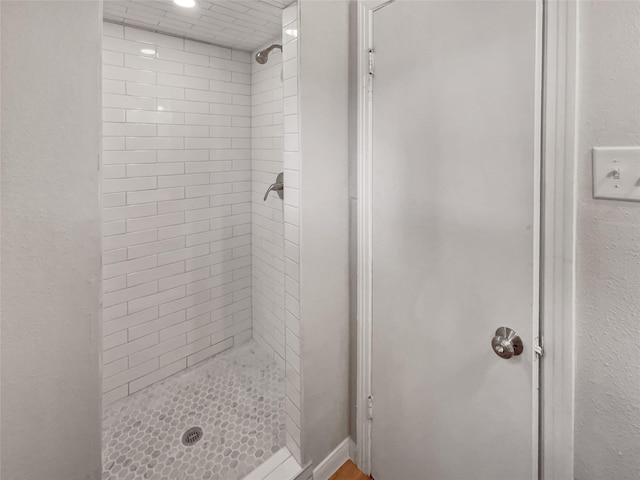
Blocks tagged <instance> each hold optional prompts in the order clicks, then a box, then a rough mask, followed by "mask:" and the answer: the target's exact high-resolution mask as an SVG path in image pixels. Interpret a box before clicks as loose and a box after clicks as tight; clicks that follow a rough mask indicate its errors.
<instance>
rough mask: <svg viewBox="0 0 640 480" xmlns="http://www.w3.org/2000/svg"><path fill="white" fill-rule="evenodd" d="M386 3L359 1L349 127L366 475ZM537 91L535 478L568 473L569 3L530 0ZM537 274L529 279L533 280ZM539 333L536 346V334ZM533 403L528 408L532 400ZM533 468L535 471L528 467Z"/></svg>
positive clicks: (571, 285)
mask: <svg viewBox="0 0 640 480" xmlns="http://www.w3.org/2000/svg"><path fill="white" fill-rule="evenodd" d="M394 1H395V0H358V4H357V10H358V17H357V27H358V30H357V51H358V78H357V81H358V99H357V100H358V107H357V111H358V113H357V118H358V131H357V137H358V138H357V185H358V190H357V192H358V202H357V229H358V233H357V263H358V265H357V342H358V351H357V395H356V399H357V414H356V417H357V418H356V425H357V448H356V449H355V452H354V453H355V455H354V456H355V457H356V458H355V460H356V463H357V464H358V467H359V468H360V469H361V470H362V471H363V472H365V473H367V474H368V473H370V472H371V420H370V419H369V413H368V399H369V397H370V395H371V383H372V306H373V298H372V260H373V259H372V215H373V211H372V183H373V178H372V168H371V155H372V80H371V76H370V70H371V68H372V65H371V56H370V54H369V52H370V51H371V49H372V48H373V14H374V12H375V11H376V10H379V9H380V8H383V7H385V6H386V5H388V4H390V3H392V2H394ZM537 1H538V3H539V5H540V6H539V22H540V25H541V28H540V29H539V32H538V33H539V35H540V38H539V39H538V44H539V47H540V48H538V50H539V52H538V53H537V56H538V59H537V61H536V64H537V66H536V71H537V73H536V78H538V79H540V80H539V82H538V83H540V85H539V87H540V88H539V89H538V90H539V91H540V98H539V101H540V107H541V108H539V109H538V110H539V112H540V115H539V117H540V118H539V122H538V119H536V123H537V124H539V126H540V132H539V137H540V138H541V142H540V147H539V158H540V161H539V167H538V172H537V173H539V175H538V178H537V179H536V180H534V181H537V183H538V185H539V187H540V188H536V191H537V192H539V196H538V197H537V198H535V199H534V203H535V208H536V212H535V214H536V216H537V217H538V218H539V222H538V223H539V228H538V233H539V235H536V236H535V238H534V240H535V243H536V249H535V251H534V252H533V255H534V258H535V260H536V263H538V265H539V269H536V272H535V274H536V276H537V277H538V278H537V281H536V284H537V285H536V286H537V287H538V288H537V289H536V292H534V295H537V296H538V298H539V301H540V303H539V311H538V312H537V314H536V317H537V321H535V322H534V323H535V325H534V327H535V328H534V330H533V331H534V332H535V331H539V332H540V333H539V335H540V344H541V345H542V346H543V349H544V350H543V357H542V360H541V361H540V362H539V382H537V381H536V383H537V384H538V385H539V389H537V391H536V388H534V389H533V391H534V395H535V398H534V405H538V409H537V410H538V411H535V412H532V417H533V418H532V421H533V422H534V423H537V428H536V427H534V431H535V434H536V436H537V438H535V439H534V442H533V445H534V451H532V456H533V464H534V465H536V464H537V465H538V468H537V469H535V468H534V478H538V479H542V478H548V479H571V478H573V422H574V420H573V419H574V404H573V398H574V323H575V320H574V298H575V229H576V226H575V224H576V215H575V206H576V202H575V171H576V168H575V162H576V158H575V138H576V134H575V118H576V92H577V89H576V71H577V28H576V26H577V15H578V2H572V1H567V0H537ZM534 280H536V279H534ZM542 340H544V343H543V341H542ZM534 408H535V407H534ZM535 470H537V471H535Z"/></svg>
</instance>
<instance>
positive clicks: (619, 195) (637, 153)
mask: <svg viewBox="0 0 640 480" xmlns="http://www.w3.org/2000/svg"><path fill="white" fill-rule="evenodd" d="M593 196H594V198H609V199H615V200H631V201H634V202H640V147H595V148H594V149H593Z"/></svg>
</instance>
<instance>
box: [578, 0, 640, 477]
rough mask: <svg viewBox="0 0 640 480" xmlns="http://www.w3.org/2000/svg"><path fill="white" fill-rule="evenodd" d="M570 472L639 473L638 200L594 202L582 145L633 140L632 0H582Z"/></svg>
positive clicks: (637, 50)
mask: <svg viewBox="0 0 640 480" xmlns="http://www.w3.org/2000/svg"><path fill="white" fill-rule="evenodd" d="M579 18H580V19H579V32H580V44H579V51H580V57H579V69H580V71H579V75H578V78H579V95H578V109H579V110H578V122H579V124H578V150H577V155H578V222H579V223H578V246H577V248H578V251H577V259H578V279H577V325H576V329H577V332H576V334H577V337H576V354H577V359H576V360H577V364H576V424H575V478H576V479H578V480H596V479H605V478H607V479H616V480H632V479H638V478H640V400H639V399H640V320H639V312H640V297H639V296H638V291H639V290H640V203H629V202H619V201H610V200H594V199H593V198H592V191H591V183H592V176H591V148H592V147H594V146H614V145H636V146H637V145H640V2H637V1H634V2H619V1H615V2H614V1H599V2H581V3H580V14H579Z"/></svg>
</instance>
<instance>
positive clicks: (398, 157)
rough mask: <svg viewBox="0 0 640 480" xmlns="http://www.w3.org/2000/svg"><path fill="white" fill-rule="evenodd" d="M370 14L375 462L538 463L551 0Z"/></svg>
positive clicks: (398, 5) (462, 471)
mask: <svg viewBox="0 0 640 480" xmlns="http://www.w3.org/2000/svg"><path fill="white" fill-rule="evenodd" d="M372 22H373V25H372V26H373V30H372V31H373V37H372V38H373V50H374V62H373V65H374V76H373V83H372V92H373V93H372V95H373V97H372V99H373V108H372V116H373V130H372V142H373V150H372V171H373V187H372V196H373V207H372V228H373V241H372V253H373V343H372V352H373V362H372V393H373V422H372V427H371V428H372V438H371V442H372V443H371V465H372V475H373V477H374V478H375V480H414V479H415V480H418V479H425V480H485V479H486V480H501V479H505V480H506V479H510V480H524V479H527V480H530V479H532V478H537V458H538V452H537V450H538V444H537V441H538V440H537V438H538V393H537V389H538V373H537V372H538V360H537V358H536V354H535V353H534V346H535V345H536V341H537V335H538V334H537V332H538V295H537V291H538V285H537V284H538V280H537V278H538V268H539V267H538V254H537V250H538V240H537V236H538V235H539V229H538V224H539V221H538V219H539V212H538V208H537V205H538V204H539V201H538V198H539V182H538V179H539V164H540V162H539V149H540V135H539V132H540V104H541V103H540V102H541V100H540V81H539V78H540V71H541V69H540V66H539V65H538V57H539V43H540V38H541V28H542V26H541V5H540V4H539V3H537V2H535V1H510V0H507V1H406V0H397V1H395V2H393V3H389V4H387V5H385V6H383V7H382V8H380V9H378V10H376V11H375V13H374V14H373V20H372ZM502 326H505V327H510V328H511V329H513V330H515V332H517V334H518V335H519V336H520V337H521V339H522V343H523V347H524V351H523V352H522V354H521V355H519V356H513V357H512V358H509V359H504V358H501V357H499V356H498V355H497V353H496V352H495V351H494V350H493V348H492V338H493V336H494V334H495V331H496V329H497V328H498V327H502ZM505 347H506V348H507V351H508V345H506V346H505V345H500V347H499V349H501V351H504V349H505Z"/></svg>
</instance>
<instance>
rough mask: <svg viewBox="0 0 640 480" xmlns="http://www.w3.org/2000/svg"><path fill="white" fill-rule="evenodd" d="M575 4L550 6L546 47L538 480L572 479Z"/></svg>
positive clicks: (576, 5) (566, 3) (576, 4)
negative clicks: (542, 407)
mask: <svg viewBox="0 0 640 480" xmlns="http://www.w3.org/2000/svg"><path fill="white" fill-rule="evenodd" d="M578 3H579V2H573V1H548V2H547V4H546V6H547V12H546V26H547V27H546V45H545V47H546V48H545V50H546V51H545V69H546V72H545V104H544V105H545V112H544V132H543V135H544V145H543V162H544V166H545V168H544V172H543V179H544V185H545V189H544V196H543V202H544V203H543V224H542V229H543V237H542V239H543V246H544V250H543V252H542V305H541V330H542V335H543V339H544V357H543V361H542V371H541V375H542V382H543V383H542V392H541V401H542V405H543V406H544V410H543V412H542V421H541V427H542V432H541V456H542V457H541V458H542V471H541V472H540V473H541V478H547V479H550V480H551V479H565V478H566V479H570V478H573V421H574V420H573V419H574V403H573V402H574V322H575V320H574V304H575V302H574V299H575V254H576V252H575V238H576V235H575V231H576V215H575V206H576V201H575V192H576V188H575V182H576V175H575V172H576V169H575V161H576V159H575V140H576V132H575V120H576V106H577V102H576V93H577V85H576V83H577V76H576V72H577V58H578V55H577V50H578V40H577V21H578V8H579V7H578Z"/></svg>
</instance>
